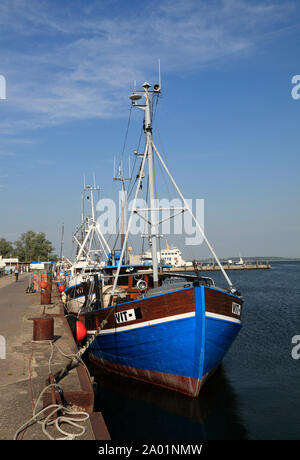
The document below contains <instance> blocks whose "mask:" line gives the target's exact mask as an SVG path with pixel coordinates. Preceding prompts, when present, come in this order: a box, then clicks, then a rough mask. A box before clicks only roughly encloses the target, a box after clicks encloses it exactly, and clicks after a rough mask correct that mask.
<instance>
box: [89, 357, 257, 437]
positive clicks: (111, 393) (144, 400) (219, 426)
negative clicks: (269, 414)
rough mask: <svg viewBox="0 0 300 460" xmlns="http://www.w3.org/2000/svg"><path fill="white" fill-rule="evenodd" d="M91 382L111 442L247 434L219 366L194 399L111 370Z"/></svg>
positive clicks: (96, 406) (96, 408) (223, 371)
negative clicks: (94, 388)
mask: <svg viewBox="0 0 300 460" xmlns="http://www.w3.org/2000/svg"><path fill="white" fill-rule="evenodd" d="M95 372H96V371H95V369H91V373H92V375H95ZM95 382H97V389H96V391H95V410H97V411H101V412H102V414H103V416H104V419H105V421H106V424H107V427H108V430H109V432H110V435H111V438H112V439H113V440H141V439H143V440H146V439H147V440H151V439H152V440H154V439H156V440H176V439H178V440H179V439H180V440H206V439H247V438H248V436H247V431H246V428H245V426H244V424H243V420H242V419H241V417H240V415H239V401H238V398H237V395H236V394H235V392H234V389H233V387H232V385H231V384H230V382H229V381H228V378H227V376H226V373H225V370H224V368H223V367H222V366H220V367H219V369H218V370H217V371H216V372H215V374H214V375H213V376H211V378H210V379H209V381H208V382H207V383H206V385H205V386H204V387H203V389H202V390H201V392H200V395H199V397H198V398H197V399H190V398H187V397H186V396H183V395H180V394H177V393H175V392H173V391H168V390H164V389H160V388H157V387H153V386H152V385H149V384H147V383H142V382H138V381H133V380H129V379H126V378H124V377H121V376H117V375H111V374H109V375H108V374H101V375H95Z"/></svg>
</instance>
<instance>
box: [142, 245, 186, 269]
mask: <svg viewBox="0 0 300 460" xmlns="http://www.w3.org/2000/svg"><path fill="white" fill-rule="evenodd" d="M157 261H158V263H159V264H166V265H172V267H178V268H180V267H192V266H193V262H186V261H185V260H183V258H182V252H181V251H180V249H178V248H176V247H170V246H169V244H168V242H167V241H166V248H165V249H162V250H161V251H160V252H157ZM141 263H147V264H151V263H152V253H151V251H147V252H145V253H144V254H142V255H141Z"/></svg>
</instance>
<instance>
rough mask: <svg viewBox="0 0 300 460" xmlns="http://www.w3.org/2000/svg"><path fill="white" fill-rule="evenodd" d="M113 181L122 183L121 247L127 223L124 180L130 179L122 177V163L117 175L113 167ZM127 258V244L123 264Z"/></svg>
mask: <svg viewBox="0 0 300 460" xmlns="http://www.w3.org/2000/svg"><path fill="white" fill-rule="evenodd" d="M113 180H114V181H120V182H121V184H122V190H121V248H122V247H123V245H124V241H125V226H126V223H127V198H126V191H125V182H126V181H131V177H126V178H125V177H123V168H122V164H121V163H120V165H119V175H118V176H116V175H115V168H114V177H113ZM127 259H128V250H127V244H126V247H125V264H126V263H127Z"/></svg>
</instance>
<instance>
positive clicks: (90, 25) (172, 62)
mask: <svg viewBox="0 0 300 460" xmlns="http://www.w3.org/2000/svg"><path fill="white" fill-rule="evenodd" d="M53 4H54V6H53ZM120 4H121V3H120V2H119V3H118V2H116V1H113V0H110V1H104V2H101V4H100V6H99V2H88V6H86V5H85V2H80V1H76V2H66V3H62V2H58V3H56V2H55V1H53V0H52V1H50V0H26V2H25V1H21V0H2V1H1V4H0V27H1V30H2V34H3V35H2V36H3V37H6V40H5V39H2V51H1V66H2V67H1V69H0V73H2V74H3V75H4V76H5V77H6V81H7V100H6V101H5V102H6V105H5V106H2V107H1V106H0V109H1V111H2V113H3V112H4V113H5V116H4V117H3V116H2V117H1V121H0V132H1V133H2V134H8V135H9V134H13V133H14V132H16V131H24V130H28V129H32V128H42V127H45V126H55V125H57V124H62V123H65V122H68V121H71V120H76V119H89V118H95V117H98V118H112V117H119V116H122V115H123V114H124V112H123V111H122V108H123V110H124V111H125V110H126V109H127V106H126V105H125V104H124V102H125V101H128V99H127V95H128V91H129V89H130V87H131V85H132V84H133V81H134V80H137V81H138V82H142V81H143V80H144V79H151V77H152V76H153V74H156V66H157V59H158V58H160V59H161V63H162V68H163V71H164V72H165V73H168V72H177V73H180V72H183V71H189V70H193V69H195V68H197V67H199V66H201V65H209V64H210V63H212V62H216V61H217V60H220V59H224V58H226V57H228V56H232V55H236V56H239V55H241V54H242V53H246V52H249V50H251V49H252V48H255V46H256V45H257V41H258V38H259V37H260V35H261V34H262V33H265V32H266V30H270V32H274V27H275V30H277V29H278V28H279V27H280V25H281V23H282V21H283V20H284V18H288V17H289V13H290V11H291V9H290V8H291V6H292V5H293V3H290V2H280V3H279V2H275V0H274V1H273V2H271V1H267V0H265V1H260V2H258V3H257V2H254V1H250V0H249V1H246V0H235V1H233V0H223V1H215V0H211V1H201V0H177V1H176V0H172V1H171V0H167V1H164V2H156V1H154V2H153V1H150V2H146V3H145V4H144V5H145V10H144V12H142V4H141V8H138V12H137V11H136V10H135V9H134V8H130V7H129V8H128V10H127V11H126V10H124V7H122V8H120V9H118V8H117V7H118V5H120ZM122 5H123V4H122ZM75 6H76V7H77V8H76V7H75ZM111 11H113V13H111ZM5 34H6V35H5ZM5 45H7V49H5ZM121 101H122V103H121V104H120V102H121ZM126 113H127V112H126Z"/></svg>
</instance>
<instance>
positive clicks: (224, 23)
mask: <svg viewBox="0 0 300 460" xmlns="http://www.w3.org/2000/svg"><path fill="white" fill-rule="evenodd" d="M299 41H300V8H299V2H298V1H297V0H295V1H294V0H287V1H282V0H281V1H275V0H270V1H269V0H261V1H246V0H236V1H234V0H223V1H214V0H210V1H208V0H207V1H204V0H203V1H201V0H184V1H176V0H172V1H171V0H167V1H164V0H162V1H145V2H142V3H141V2H137V1H128V0H127V1H126V2H125V1H124V0H123V1H122V2H121V1H119V0H109V1H105V0H104V1H92V0H90V1H89V0H85V1H81V0H72V1H71V0H65V1H63V2H62V1H58V0H24V1H21V0H2V1H1V4H0V75H3V76H4V77H5V79H6V85H7V94H6V100H0V114H1V118H0V237H5V238H7V239H9V240H11V241H14V240H15V239H16V238H17V237H18V236H19V235H20V233H22V232H23V231H26V230H29V229H32V230H34V231H44V232H45V233H46V234H47V236H48V238H49V239H50V240H51V241H53V243H54V245H55V246H56V249H57V251H58V248H59V240H60V231H61V225H62V222H64V224H65V244H66V250H67V251H68V252H70V247H71V236H72V232H73V230H74V229H75V227H76V226H77V225H78V223H79V219H80V193H81V189H82V180H83V179H82V178H83V173H85V174H86V177H87V180H89V178H90V179H91V178H92V174H93V172H95V174H96V179H97V182H98V183H99V185H100V187H101V190H102V191H101V196H102V197H110V196H114V194H115V193H116V190H117V186H116V184H113V183H112V174H113V157H114V155H118V154H120V152H121V151H122V148H123V142H124V136H125V132H126V127H127V122H128V114H129V99H128V95H129V94H130V92H131V90H132V87H133V81H134V80H136V81H137V84H142V83H143V82H144V81H145V80H148V81H150V82H151V83H155V82H156V80H157V61H158V59H160V61H161V70H162V89H163V94H162V97H161V99H160V102H159V106H158V111H157V116H156V121H155V126H157V127H159V137H157V145H158V147H159V148H161V149H162V150H163V152H164V153H165V154H166V157H167V159H168V165H169V167H170V168H171V170H172V173H173V175H174V177H175V179H176V181H177V182H178V184H179V185H180V187H181V189H182V191H183V192H184V194H185V196H186V197H187V198H203V199H204V200H205V230H206V233H207V235H208V237H209V240H211V242H212V243H213V245H214V247H215V249H216V251H217V253H218V255H219V256H220V257H229V256H234V255H238V253H241V254H242V255H244V256H256V255H261V256H289V257H292V256H297V257H300V249H299V242H298V235H299V223H300V222H299V221H300V219H299V121H300V99H299V100H294V99H293V98H292V97H291V90H292V84H291V79H292V77H293V76H294V75H297V74H300V59H299V58H300V56H299V54H300V52H299ZM139 122H140V117H139V114H134V115H132V120H131V125H130V133H129V137H128V145H127V148H126V154H130V153H131V152H132V150H133V148H135V147H136V144H137V141H138V137H139V133H140V126H139ZM190 251H196V254H197V256H199V257H201V256H206V255H207V251H206V250H205V249H204V247H200V248H198V249H195V248H192V249H190ZM185 255H186V257H190V256H191V255H192V254H190V253H189V250H187V252H185Z"/></svg>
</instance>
